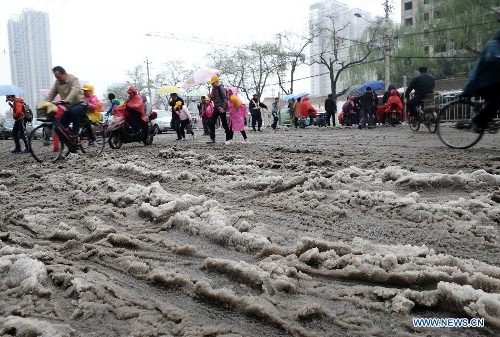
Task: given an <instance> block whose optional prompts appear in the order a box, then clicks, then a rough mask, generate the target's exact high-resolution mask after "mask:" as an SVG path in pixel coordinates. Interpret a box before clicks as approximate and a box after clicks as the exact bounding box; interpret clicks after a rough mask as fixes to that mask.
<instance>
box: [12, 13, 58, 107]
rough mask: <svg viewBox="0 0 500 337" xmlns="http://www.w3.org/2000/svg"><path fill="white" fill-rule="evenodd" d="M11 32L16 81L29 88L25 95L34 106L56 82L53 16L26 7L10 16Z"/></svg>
mask: <svg viewBox="0 0 500 337" xmlns="http://www.w3.org/2000/svg"><path fill="white" fill-rule="evenodd" d="M7 33H8V39H9V57H10V72H11V80H12V83H13V84H15V85H17V86H19V87H21V88H23V89H24V90H25V93H24V94H23V95H21V97H22V98H23V99H24V100H25V101H26V102H27V103H28V104H29V105H30V106H32V107H34V106H35V105H36V103H37V102H38V101H40V100H41V99H42V98H43V96H42V94H41V90H42V89H45V88H51V87H52V84H53V76H52V53H51V44H50V26H49V15H48V14H47V13H44V12H39V11H34V10H33V9H24V10H23V11H22V13H21V15H13V16H12V18H11V19H9V21H8V23H7Z"/></svg>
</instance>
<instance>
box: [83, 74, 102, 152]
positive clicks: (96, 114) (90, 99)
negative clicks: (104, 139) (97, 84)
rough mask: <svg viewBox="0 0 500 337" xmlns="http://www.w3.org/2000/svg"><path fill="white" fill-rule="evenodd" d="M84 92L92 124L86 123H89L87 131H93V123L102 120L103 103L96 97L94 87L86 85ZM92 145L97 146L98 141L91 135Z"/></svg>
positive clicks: (88, 115) (88, 116)
mask: <svg viewBox="0 0 500 337" xmlns="http://www.w3.org/2000/svg"><path fill="white" fill-rule="evenodd" d="M82 90H83V96H85V102H87V113H86V114H87V118H88V119H89V121H90V122H85V123H86V124H87V123H88V125H86V126H87V130H92V127H91V125H90V124H91V123H99V121H100V119H101V112H102V111H103V110H102V103H101V101H100V100H99V98H97V96H96V95H94V86H93V85H91V84H88V83H87V84H84V85H83V87H82ZM90 138H91V141H92V144H94V145H97V141H96V139H95V135H94V134H91V135H90Z"/></svg>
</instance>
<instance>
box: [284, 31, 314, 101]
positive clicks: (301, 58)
mask: <svg viewBox="0 0 500 337" xmlns="http://www.w3.org/2000/svg"><path fill="white" fill-rule="evenodd" d="M277 37H278V50H279V53H278V55H277V56H278V57H277V58H276V61H277V62H278V63H277V65H276V66H277V69H278V72H277V76H278V85H279V87H280V88H281V90H283V92H284V93H285V94H286V95H288V94H293V80H294V74H295V70H296V69H297V66H299V65H300V64H304V63H305V50H306V48H307V47H308V46H309V45H310V44H311V42H312V40H313V38H312V36H304V35H302V36H301V35H298V34H295V33H292V32H283V33H279V34H278V35H277ZM297 46H298V47H297ZM288 68H290V81H287V80H286V71H287V70H288ZM287 83H290V85H289V86H288V85H286V84H287ZM287 87H288V88H287Z"/></svg>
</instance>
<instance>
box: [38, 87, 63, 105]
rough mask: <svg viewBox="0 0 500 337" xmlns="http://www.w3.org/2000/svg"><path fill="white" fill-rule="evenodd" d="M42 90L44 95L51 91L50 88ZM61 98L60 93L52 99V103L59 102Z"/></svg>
mask: <svg viewBox="0 0 500 337" xmlns="http://www.w3.org/2000/svg"><path fill="white" fill-rule="evenodd" d="M40 92H41V93H42V95H44V96H48V95H49V93H50V89H42V90H40ZM60 100H61V96H60V95H59V94H57V95H56V97H54V99H53V100H52V103H56V102H59V101H60Z"/></svg>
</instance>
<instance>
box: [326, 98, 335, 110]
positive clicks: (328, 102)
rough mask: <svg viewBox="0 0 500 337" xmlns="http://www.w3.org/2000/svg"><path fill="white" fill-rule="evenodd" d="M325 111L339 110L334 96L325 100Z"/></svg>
mask: <svg viewBox="0 0 500 337" xmlns="http://www.w3.org/2000/svg"><path fill="white" fill-rule="evenodd" d="M325 111H326V112H329V113H334V112H336V111H337V104H335V100H334V99H333V97H328V98H327V99H326V100H325Z"/></svg>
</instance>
